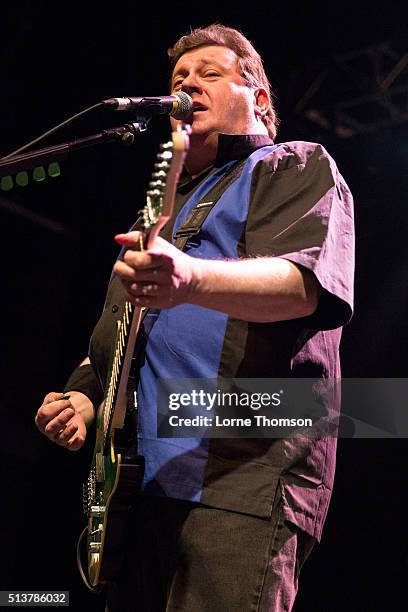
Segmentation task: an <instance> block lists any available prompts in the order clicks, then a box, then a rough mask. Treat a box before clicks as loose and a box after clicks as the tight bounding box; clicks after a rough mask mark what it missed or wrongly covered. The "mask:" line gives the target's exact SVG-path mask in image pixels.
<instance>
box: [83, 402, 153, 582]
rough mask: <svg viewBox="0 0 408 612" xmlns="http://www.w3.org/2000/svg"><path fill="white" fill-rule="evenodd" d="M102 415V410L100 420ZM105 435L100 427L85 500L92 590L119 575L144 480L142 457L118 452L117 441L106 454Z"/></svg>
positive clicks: (112, 439) (101, 409)
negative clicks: (128, 520) (131, 513)
mask: <svg viewBox="0 0 408 612" xmlns="http://www.w3.org/2000/svg"><path fill="white" fill-rule="evenodd" d="M101 414H103V406H102V407H101V408H100V409H99V414H98V421H99V420H100V419H101ZM102 440H103V432H102V430H100V429H99V428H97V442H96V445H95V451H94V458H93V461H92V466H91V470H90V472H89V476H88V481H87V484H86V490H85V491H84V497H85V499H84V501H85V503H86V505H87V507H88V516H89V519H88V530H87V551H88V574H89V582H90V584H91V585H92V586H93V587H96V586H98V585H99V584H105V583H106V582H109V581H110V580H112V579H113V578H115V576H116V575H117V574H118V572H119V570H120V567H121V564H122V560H123V553H124V548H125V547H124V533H125V528H126V518H127V515H128V512H129V509H130V508H131V506H132V505H133V503H134V502H135V499H136V497H137V494H138V492H139V490H140V486H141V483H142V479H143V471H144V461H143V457H135V458H134V457H127V456H126V455H122V454H121V453H120V452H117V449H115V445H114V438H113V436H112V438H111V440H110V448H109V452H108V453H106V454H105V453H104V452H103V450H104V447H103V444H102Z"/></svg>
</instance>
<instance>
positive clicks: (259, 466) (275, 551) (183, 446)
mask: <svg viewBox="0 0 408 612" xmlns="http://www.w3.org/2000/svg"><path fill="white" fill-rule="evenodd" d="M169 55H170V59H171V62H172V68H173V72H172V90H174V91H185V92H186V93H188V94H189V95H190V96H191V97H192V99H193V102H194V112H193V114H192V116H191V118H190V120H189V122H190V123H191V127H192V134H191V146H190V149H189V152H188V156H187V159H186V163H185V173H184V175H183V177H182V180H181V182H180V184H179V188H178V194H177V202H176V207H177V210H178V211H180V212H179V213H178V215H177V218H176V220H175V222H174V223H170V224H169V225H168V226H166V228H165V229H164V231H163V233H162V237H159V238H157V240H156V241H155V243H154V245H153V246H152V248H151V249H150V250H149V251H147V252H139V251H138V248H137V246H136V245H137V243H138V236H139V234H138V232H135V231H133V232H130V233H128V234H121V235H119V236H117V237H116V240H117V242H118V243H119V244H120V245H122V247H123V252H122V256H121V258H120V259H119V260H118V261H117V262H116V264H115V266H114V273H115V274H114V276H113V279H112V280H111V283H110V287H109V291H108V295H107V300H106V303H105V309H104V314H103V316H102V318H101V320H100V322H99V323H98V325H97V327H96V329H95V331H94V334H93V337H92V341H91V351H90V355H91V360H92V366H91V365H89V363H90V362H89V359H87V360H85V361H84V362H83V364H81V366H80V367H79V368H77V370H76V371H75V372H74V373H73V375H72V376H71V378H70V380H69V381H68V383H67V386H66V391H69V395H70V399H69V400H65V399H62V394H61V393H50V394H48V395H47V396H46V398H45V400H44V404H43V405H42V406H41V408H40V409H39V411H38V413H37V416H36V423H37V426H38V427H39V429H40V430H41V431H42V432H44V433H45V434H46V435H47V436H48V437H49V438H50V439H51V440H53V441H54V442H56V443H57V444H60V445H62V446H66V448H68V449H69V450H76V449H78V448H80V447H81V446H82V445H83V443H84V440H85V436H86V431H87V427H89V425H90V423H91V422H92V421H93V418H94V412H95V406H97V405H98V403H99V402H100V401H101V399H102V384H103V383H104V379H105V378H106V370H107V360H108V355H109V346H110V342H109V341H108V340H109V339H110V338H109V336H111V335H112V331H111V330H112V329H113V327H114V320H115V316H116V314H115V313H116V312H117V311H118V308H120V307H121V306H122V305H123V302H124V300H125V299H128V300H129V299H130V300H132V301H133V302H134V303H135V304H137V305H138V306H145V307H148V308H149V314H148V316H147V317H146V319H145V322H144V330H143V333H144V343H145V346H144V348H143V351H142V354H141V358H140V365H139V372H138V377H139V380H138V389H137V390H138V403H139V440H138V448H139V452H141V454H142V455H144V456H145V459H146V472H145V479H144V484H143V494H142V495H141V496H140V498H139V501H138V503H137V504H136V507H135V509H134V516H132V519H131V520H130V521H129V523H130V524H132V523H134V524H135V525H137V527H138V529H137V530H135V533H133V534H131V533H129V539H128V548H127V558H126V563H125V565H124V568H123V571H122V574H121V577H120V578H119V580H118V582H117V584H116V585H112V587H111V589H110V593H109V609H110V610H121V611H125V610H185V611H187V610H188V611H193V612H201V611H204V610H206V611H210V610H211V612H218V611H219V612H221V611H226V610H231V611H232V610H240V611H241V610H242V611H244V610H245V611H247V610H248V611H249V610H262V611H263V610H268V611H269V610H272V611H276V612H278V611H279V612H283V611H287V610H291V609H292V606H293V602H294V598H295V595H296V591H297V584H298V577H299V571H300V567H301V565H302V563H303V562H304V560H305V559H306V558H307V556H308V554H309V553H310V551H311V549H312V546H313V543H314V542H315V540H320V537H321V531H322V527H323V523H324V519H325V516H326V512H327V508H328V503H329V499H330V494H331V487H332V483H333V476H334V462H335V447H336V440H335V438H334V437H330V436H323V437H320V438H314V437H293V438H269V439H268V438H264V439H250V438H245V439H218V438H217V439H210V440H208V439H203V440H197V439H188V438H172V439H168V438H158V437H157V432H156V417H157V412H156V409H157V406H156V394H157V389H156V382H157V379H159V378H161V379H169V378H173V379H178V378H180V379H182V378H196V379H200V378H208V379H217V378H219V377H222V378H223V379H230V378H237V377H241V378H273V377H282V378H288V377H289V378H290V377H292V378H294V377H297V376H298V377H309V376H313V377H316V378H324V379H326V378H338V377H339V376H340V365H339V357H338V349H339V342H340V336H341V326H342V325H343V324H344V323H346V322H347V321H348V319H349V318H350V316H351V309H352V277H353V261H354V260H353V245H354V239H353V222H352V219H353V217H352V200H351V195H350V193H349V190H348V188H347V186H346V184H345V183H344V180H343V179H342V177H341V175H340V174H339V172H338V170H337V168H336V165H335V163H334V161H333V160H332V159H331V157H330V156H329V155H328V154H327V152H326V151H325V150H324V149H323V148H322V147H321V146H319V145H316V144H312V143H303V142H293V143H284V144H281V145H274V143H273V139H274V137H275V133H276V115H275V112H274V109H273V104H272V100H271V93H270V87H269V83H268V80H267V78H266V76H265V73H264V69H263V66H262V61H261V59H260V57H259V55H258V54H257V53H256V51H255V50H254V48H253V47H252V45H251V44H250V43H249V41H248V40H247V39H246V38H245V37H243V36H242V34H240V33H239V32H237V31H236V30H232V29H230V28H225V27H224V26H221V25H213V26H209V27H208V28H205V29H198V30H195V31H193V32H191V33H190V34H188V35H187V36H185V37H182V38H181V39H180V40H179V41H178V42H177V43H176V45H175V46H174V47H173V49H171V50H170V51H169ZM172 122H173V123H175V121H174V120H172ZM237 162H241V169H240V173H238V174H237V175H236V176H235V180H234V181H233V182H231V184H230V185H229V186H228V187H227V188H226V189H225V191H224V192H223V193H222V194H221V196H220V198H219V200H218V201H217V203H216V204H215V206H214V208H213V209H212V210H211V212H210V214H209V215H208V217H207V219H206V220H205V222H204V224H203V226H202V228H201V231H200V234H199V236H198V237H194V239H192V240H190V241H189V242H188V243H187V246H186V249H185V252H181V251H180V250H178V249H176V248H175V246H174V245H173V244H172V243H171V242H172V232H174V231H175V230H176V229H177V228H179V227H180V225H181V224H182V223H183V222H184V220H185V219H186V217H187V216H188V213H189V212H190V210H191V209H192V208H193V207H194V206H195V205H196V204H198V203H199V202H201V201H203V198H204V199H205V196H206V194H207V193H210V192H211V190H212V188H213V187H214V185H215V184H217V181H220V180H222V179H223V177H225V176H228V173H229V172H230V171H231V168H232V167H234V166H235V167H237ZM166 239H167V240H166ZM95 372H96V374H95Z"/></svg>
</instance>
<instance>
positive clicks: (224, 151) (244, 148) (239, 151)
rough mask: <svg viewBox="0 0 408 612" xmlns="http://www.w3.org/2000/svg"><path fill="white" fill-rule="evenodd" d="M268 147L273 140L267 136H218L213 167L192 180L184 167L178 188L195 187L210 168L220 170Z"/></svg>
mask: <svg viewBox="0 0 408 612" xmlns="http://www.w3.org/2000/svg"><path fill="white" fill-rule="evenodd" d="M268 145H273V140H272V139H271V138H270V137H269V136H268V135H267V134H219V135H218V147H217V156H216V158H215V162H214V166H211V167H210V168H206V169H205V170H203V171H202V172H200V174H199V175H197V176H196V177H195V178H194V179H192V178H191V176H190V175H189V173H188V172H187V170H186V168H185V167H184V169H183V171H182V173H181V176H180V181H179V186H180V187H183V186H184V185H186V184H189V186H191V185H192V183H194V185H195V184H196V183H199V182H200V180H202V179H203V177H204V176H205V175H207V174H208V172H209V171H210V170H211V168H214V167H215V168H220V167H221V166H223V165H224V164H227V163H228V162H230V161H232V160H235V159H236V160H239V159H244V158H245V157H248V156H249V155H251V153H253V152H254V151H256V150H257V149H260V148H261V147H266V146H268Z"/></svg>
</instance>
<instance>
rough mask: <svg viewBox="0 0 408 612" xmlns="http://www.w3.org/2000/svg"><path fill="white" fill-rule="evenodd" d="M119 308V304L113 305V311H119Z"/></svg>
mask: <svg viewBox="0 0 408 612" xmlns="http://www.w3.org/2000/svg"><path fill="white" fill-rule="evenodd" d="M118 310H119V306H118V305H117V304H114V305H113V306H112V312H118Z"/></svg>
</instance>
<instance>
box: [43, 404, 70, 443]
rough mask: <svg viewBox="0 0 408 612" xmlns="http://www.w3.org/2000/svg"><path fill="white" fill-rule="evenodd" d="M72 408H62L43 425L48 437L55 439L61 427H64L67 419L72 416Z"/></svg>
mask: <svg viewBox="0 0 408 612" xmlns="http://www.w3.org/2000/svg"><path fill="white" fill-rule="evenodd" d="M74 414H75V411H74V410H73V408H67V409H66V410H63V411H62V412H61V413H60V414H59V415H58V416H57V417H55V418H54V419H52V420H51V421H50V422H49V423H48V424H47V425H46V427H45V429H44V433H45V435H46V436H47V437H48V438H51V439H55V437H56V436H57V435H58V434H59V432H60V431H61V429H64V428H65V427H66V425H67V424H68V421H69V420H70V419H71V418H72V417H73V416H74Z"/></svg>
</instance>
